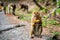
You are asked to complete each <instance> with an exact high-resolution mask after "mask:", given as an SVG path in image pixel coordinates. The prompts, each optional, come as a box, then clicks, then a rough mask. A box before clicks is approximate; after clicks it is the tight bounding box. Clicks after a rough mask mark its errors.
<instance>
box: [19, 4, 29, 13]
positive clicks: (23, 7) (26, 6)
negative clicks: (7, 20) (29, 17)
mask: <svg viewBox="0 0 60 40" xmlns="http://www.w3.org/2000/svg"><path fill="white" fill-rule="evenodd" d="M20 6H21V8H20V9H24V10H23V11H25V10H27V12H28V5H26V4H20ZM20 9H19V10H20Z"/></svg>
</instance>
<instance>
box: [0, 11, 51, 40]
mask: <svg viewBox="0 0 60 40" xmlns="http://www.w3.org/2000/svg"><path fill="white" fill-rule="evenodd" d="M6 22H7V23H6ZM0 23H1V24H2V25H1V24H0V30H3V29H7V28H11V27H14V26H15V25H16V24H19V25H25V26H21V27H16V28H13V29H10V30H6V31H2V33H0V40H47V39H48V38H49V37H51V34H50V33H49V29H47V28H43V32H42V38H39V37H35V38H34V39H31V38H30V37H29V35H30V34H29V33H30V27H31V25H30V23H28V22H26V21H21V20H19V19H17V16H14V15H11V14H6V15H5V14H4V13H3V12H0Z"/></svg>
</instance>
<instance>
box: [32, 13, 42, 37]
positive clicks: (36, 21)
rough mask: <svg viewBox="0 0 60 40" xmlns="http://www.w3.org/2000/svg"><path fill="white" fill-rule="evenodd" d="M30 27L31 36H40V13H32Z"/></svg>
mask: <svg viewBox="0 0 60 40" xmlns="http://www.w3.org/2000/svg"><path fill="white" fill-rule="evenodd" d="M31 27H32V30H31V37H32V35H34V36H40V37H41V33H42V20H41V16H40V13H38V12H34V13H33V14H32V19H31Z"/></svg>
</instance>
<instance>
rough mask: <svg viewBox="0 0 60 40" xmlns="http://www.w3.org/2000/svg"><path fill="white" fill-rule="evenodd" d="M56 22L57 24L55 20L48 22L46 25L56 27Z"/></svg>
mask: <svg viewBox="0 0 60 40" xmlns="http://www.w3.org/2000/svg"><path fill="white" fill-rule="evenodd" d="M56 22H57V21H56V20H49V21H48V24H50V25H56V24H57V23H56Z"/></svg>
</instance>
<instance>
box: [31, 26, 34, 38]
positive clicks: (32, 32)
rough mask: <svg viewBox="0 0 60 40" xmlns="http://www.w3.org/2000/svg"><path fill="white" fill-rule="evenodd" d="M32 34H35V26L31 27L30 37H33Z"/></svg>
mask: <svg viewBox="0 0 60 40" xmlns="http://www.w3.org/2000/svg"><path fill="white" fill-rule="evenodd" d="M34 35H35V26H33V27H32V30H31V38H34Z"/></svg>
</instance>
